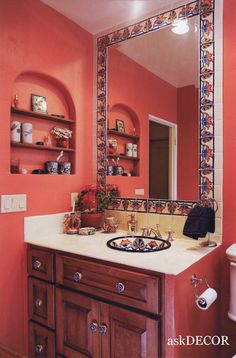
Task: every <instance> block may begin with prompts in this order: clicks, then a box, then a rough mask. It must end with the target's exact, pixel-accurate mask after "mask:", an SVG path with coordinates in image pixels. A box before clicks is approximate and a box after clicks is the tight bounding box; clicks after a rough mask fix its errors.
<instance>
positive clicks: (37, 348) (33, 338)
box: [29, 322, 55, 358]
mask: <svg viewBox="0 0 236 358" xmlns="http://www.w3.org/2000/svg"><path fill="white" fill-rule="evenodd" d="M29 357H30V358H36V357H37V358H39V357H42V358H54V357H55V334H54V333H53V332H51V331H50V330H48V329H46V328H44V327H41V326H39V325H37V324H36V323H33V322H30V323H29Z"/></svg>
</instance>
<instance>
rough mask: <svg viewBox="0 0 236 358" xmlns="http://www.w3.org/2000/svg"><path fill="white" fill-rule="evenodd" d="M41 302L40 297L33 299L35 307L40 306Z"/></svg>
mask: <svg viewBox="0 0 236 358" xmlns="http://www.w3.org/2000/svg"><path fill="white" fill-rule="evenodd" d="M42 304H43V300H42V299H41V298H36V300H35V301H34V305H35V307H40V306H42Z"/></svg>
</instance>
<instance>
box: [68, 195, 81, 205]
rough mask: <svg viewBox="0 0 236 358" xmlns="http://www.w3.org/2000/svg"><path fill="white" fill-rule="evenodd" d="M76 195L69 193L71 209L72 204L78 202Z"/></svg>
mask: <svg viewBox="0 0 236 358" xmlns="http://www.w3.org/2000/svg"><path fill="white" fill-rule="evenodd" d="M78 194H79V193H70V204H71V207H73V205H74V203H77V201H78Z"/></svg>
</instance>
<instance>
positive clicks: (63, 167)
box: [58, 162, 71, 174]
mask: <svg viewBox="0 0 236 358" xmlns="http://www.w3.org/2000/svg"><path fill="white" fill-rule="evenodd" d="M58 172H59V174H71V162H59V163H58Z"/></svg>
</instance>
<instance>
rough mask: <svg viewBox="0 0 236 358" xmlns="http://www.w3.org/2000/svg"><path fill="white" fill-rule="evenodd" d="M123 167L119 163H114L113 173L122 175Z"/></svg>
mask: <svg viewBox="0 0 236 358" xmlns="http://www.w3.org/2000/svg"><path fill="white" fill-rule="evenodd" d="M123 173H124V168H123V167H122V166H121V165H115V166H114V167H113V175H123Z"/></svg>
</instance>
